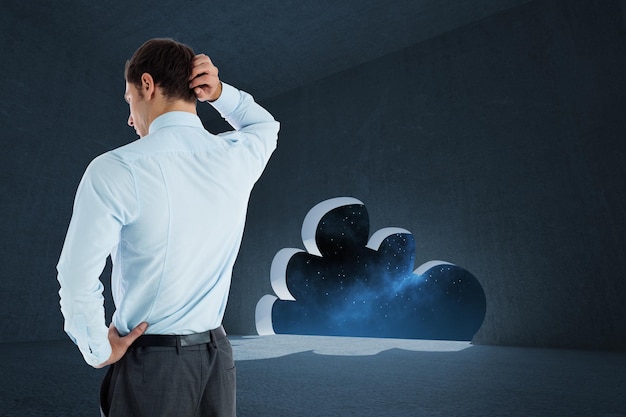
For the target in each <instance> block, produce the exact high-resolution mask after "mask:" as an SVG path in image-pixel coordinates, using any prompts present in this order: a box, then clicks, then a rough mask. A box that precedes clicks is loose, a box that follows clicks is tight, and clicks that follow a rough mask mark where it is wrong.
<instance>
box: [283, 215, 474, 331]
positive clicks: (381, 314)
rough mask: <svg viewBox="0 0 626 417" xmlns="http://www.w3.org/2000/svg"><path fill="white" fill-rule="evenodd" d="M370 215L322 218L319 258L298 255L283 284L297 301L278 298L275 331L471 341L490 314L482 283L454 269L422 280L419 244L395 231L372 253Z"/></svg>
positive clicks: (445, 267)
mask: <svg viewBox="0 0 626 417" xmlns="http://www.w3.org/2000/svg"><path fill="white" fill-rule="evenodd" d="M368 237H369V217H368V213H367V210H366V208H365V206H364V205H362V204H350V205H343V206H339V207H336V208H334V209H332V210H330V211H328V212H327V213H326V214H325V215H323V216H322V217H321V220H320V221H319V223H318V225H317V230H316V232H315V243H316V244H317V248H318V249H319V252H320V253H321V254H322V256H321V257H320V256H317V255H313V254H310V253H307V252H299V253H296V254H294V255H293V256H292V257H291V259H289V261H288V263H287V266H286V271H285V279H286V284H287V288H288V290H289V292H290V293H291V295H293V297H294V298H295V301H289V300H276V302H275V303H274V305H273V308H272V324H273V327H274V331H275V332H276V333H287V334H311V335H339V336H366V337H396V338H413V339H447V340H470V339H471V338H472V337H473V335H474V333H476V331H477V330H478V329H479V327H480V325H481V324H482V321H483V319H484V316H485V308H486V302H485V295H484V292H483V290H482V287H481V286H480V283H479V282H478V280H477V279H476V278H475V277H474V276H473V275H472V274H470V273H469V272H468V271H466V270H464V269H463V268H460V267H458V266H455V265H451V264H438V265H436V266H434V267H432V268H430V269H428V270H427V271H425V272H424V273H422V274H421V275H417V274H415V273H414V272H413V270H414V258H415V247H416V245H415V240H414V238H413V235H412V234H411V233H409V232H401V233H391V234H390V235H389V236H387V237H386V238H385V239H383V240H382V242H381V243H380V246H379V247H378V248H372V247H371V245H370V247H367V245H368Z"/></svg>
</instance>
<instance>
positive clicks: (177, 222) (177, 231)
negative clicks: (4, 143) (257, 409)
mask: <svg viewBox="0 0 626 417" xmlns="http://www.w3.org/2000/svg"><path fill="white" fill-rule="evenodd" d="M125 78H126V92H125V94H124V98H125V100H126V101H127V102H128V105H129V107H130V116H129V118H128V124H129V126H131V127H133V128H134V129H135V131H136V132H137V134H138V135H139V137H140V138H139V139H138V140H137V141H135V142H132V143H130V144H128V145H125V146H122V147H120V148H118V149H115V150H113V151H110V152H107V153H105V154H103V155H100V156H99V157H97V158H96V159H94V160H93V161H92V162H91V164H90V165H89V166H88V168H87V170H86V171H85V174H84V176H83V178H82V180H81V183H80V185H79V187H78V190H77V192H76V198H75V202H74V210H73V214H72V219H71V221H70V225H69V228H68V232H67V236H66V239H65V244H64V247H63V251H62V253H61V257H60V260H59V263H58V266H57V270H58V280H59V283H60V285H61V289H60V291H59V294H60V296H61V311H62V313H63V316H64V318H65V331H66V332H67V334H68V335H69V336H70V338H71V339H72V340H73V341H74V342H75V343H76V344H77V345H78V347H79V349H80V351H81V353H82V354H83V356H84V358H85V361H86V362H87V363H89V364H90V365H92V366H94V367H97V368H100V367H104V366H107V365H111V366H110V367H109V370H108V372H107V374H106V376H105V378H104V381H103V383H102V388H101V408H102V413H103V415H105V416H112V417H117V416H133V417H138V416H149V417H156V416H177V417H184V416H235V414H236V410H235V365H234V362H233V357H232V348H231V346H230V343H229V342H228V339H227V338H226V334H225V332H224V330H223V327H221V322H222V317H223V314H224V309H225V307H226V300H227V298H228V291H229V288H230V280H231V271H232V267H233V264H234V262H235V258H236V255H237V252H238V250H239V246H240V243H241V238H242V234H243V228H244V222H245V216H246V209H247V204H248V199H249V196H250V192H251V190H252V187H253V185H254V183H255V182H256V180H257V179H258V178H259V176H260V175H261V173H262V171H263V169H264V168H265V165H266V164H267V162H268V159H269V157H270V155H271V154H272V152H273V151H274V149H275V147H276V141H277V135H278V130H279V124H278V122H276V121H275V120H274V118H273V117H272V116H271V115H270V114H269V113H268V112H267V111H266V110H264V109H263V108H262V107H260V106H259V105H258V104H256V103H255V102H254V100H253V99H252V97H251V96H250V95H248V94H247V93H245V92H242V91H239V90H237V89H235V88H234V87H232V86H230V85H228V84H226V83H222V82H221V81H220V79H219V77H218V70H217V68H216V67H215V66H214V65H213V63H212V62H211V60H210V59H209V57H207V56H206V55H197V56H196V55H195V54H194V52H193V51H192V50H191V49H190V48H189V47H187V46H185V45H182V44H180V43H177V42H175V41H173V40H169V39H153V40H150V41H148V42H146V43H145V44H144V45H142V46H141V47H140V48H139V49H138V50H137V51H136V52H135V54H134V55H133V56H132V58H131V59H130V61H128V62H127V64H126V73H125ZM196 100H198V101H202V102H204V101H208V102H210V103H211V104H212V105H213V107H214V108H215V109H216V110H218V111H219V112H220V114H221V115H222V116H223V117H224V118H225V119H226V120H227V121H228V122H229V123H230V124H231V125H232V126H233V128H234V129H235V130H234V131H232V132H227V133H225V134H221V135H213V134H210V133H209V132H207V131H206V130H205V129H204V128H203V126H202V124H201V122H200V119H199V118H198V116H197V114H196ZM109 254H110V255H111V258H112V261H113V270H112V277H111V288H112V294H113V299H114V302H115V307H116V310H115V313H114V314H113V318H112V323H111V325H110V326H109V328H108V329H107V327H106V326H105V322H104V320H105V318H104V308H103V296H102V289H103V286H102V283H101V282H100V281H99V276H100V274H101V272H102V270H103V268H104V265H105V261H106V258H107V256H108V255H109ZM144 333H145V334H144Z"/></svg>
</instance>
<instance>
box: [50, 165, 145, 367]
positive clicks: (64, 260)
mask: <svg viewBox="0 0 626 417" xmlns="http://www.w3.org/2000/svg"><path fill="white" fill-rule="evenodd" d="M135 210H136V195H135V189H134V184H133V178H132V174H131V172H130V170H129V169H128V168H127V167H125V166H124V165H123V164H122V163H121V162H120V161H118V160H116V158H115V157H114V156H112V155H110V154H104V155H102V156H100V157H98V158H96V159H94V160H93V161H92V163H91V164H90V165H89V167H88V168H87V170H86V171H85V174H84V175H83V178H82V180H81V182H80V184H79V186H78V190H77V192H76V198H75V200H74V208H73V213H72V219H71V220H70V225H69V228H68V231H67V235H66V238H65V243H64V245H63V250H62V252H61V256H60V259H59V263H58V264H57V271H58V275H57V279H58V281H59V284H60V286H61V288H60V290H59V295H60V297H61V300H60V304H61V312H62V314H63V317H64V319H65V325H64V330H65V332H66V333H67V334H68V336H69V337H70V339H72V341H73V342H74V343H76V345H77V346H78V348H79V349H80V351H81V353H82V354H83V357H84V358H85V361H86V362H87V363H88V364H90V365H92V366H97V365H99V364H101V363H103V362H105V361H106V360H107V359H108V358H109V356H110V355H111V346H110V344H109V341H108V328H107V326H106V325H105V315H104V297H103V294H102V291H103V288H104V287H103V285H102V283H101V282H100V279H99V277H100V275H101V274H102V271H103V269H104V266H105V263H106V258H107V257H108V256H109V254H110V253H111V251H112V249H113V248H114V247H115V246H116V245H117V244H118V242H119V236H120V230H121V228H122V226H123V225H124V224H127V223H128V222H129V221H131V220H132V217H133V215H134V212H135Z"/></svg>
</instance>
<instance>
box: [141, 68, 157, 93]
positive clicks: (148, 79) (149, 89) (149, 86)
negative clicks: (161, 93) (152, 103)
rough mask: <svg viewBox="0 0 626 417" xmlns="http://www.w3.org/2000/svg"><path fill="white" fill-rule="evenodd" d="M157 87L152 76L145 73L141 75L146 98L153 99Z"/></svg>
mask: <svg viewBox="0 0 626 417" xmlns="http://www.w3.org/2000/svg"><path fill="white" fill-rule="evenodd" d="M154 91H155V85H154V80H153V79H152V75H150V74H148V73H147V72H144V73H143V74H141V92H142V93H143V94H144V96H145V97H146V98H152V97H153V96H154Z"/></svg>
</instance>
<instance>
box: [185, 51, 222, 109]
mask: <svg viewBox="0 0 626 417" xmlns="http://www.w3.org/2000/svg"><path fill="white" fill-rule="evenodd" d="M189 88H191V89H193V92H194V93H195V94H196V97H197V98H198V100H199V101H215V100H217V99H218V98H219V97H220V95H221V94H222V83H221V81H220V79H219V77H218V69H217V67H216V66H215V65H213V62H212V61H211V58H209V57H208V56H206V55H204V54H199V55H196V56H195V58H194V59H193V62H192V63H191V75H190V77H189Z"/></svg>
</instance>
